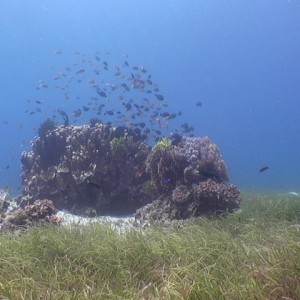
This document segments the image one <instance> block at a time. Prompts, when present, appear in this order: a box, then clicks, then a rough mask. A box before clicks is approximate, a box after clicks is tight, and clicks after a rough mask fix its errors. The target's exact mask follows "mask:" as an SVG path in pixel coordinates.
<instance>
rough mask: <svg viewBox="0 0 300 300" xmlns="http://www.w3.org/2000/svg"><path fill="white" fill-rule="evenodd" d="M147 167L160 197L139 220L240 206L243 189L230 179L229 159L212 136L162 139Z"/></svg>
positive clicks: (172, 216) (149, 157)
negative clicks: (223, 156)
mask: <svg viewBox="0 0 300 300" xmlns="http://www.w3.org/2000/svg"><path fill="white" fill-rule="evenodd" d="M146 166H147V171H148V172H149V174H150V176H151V182H152V184H153V186H154V188H155V189H156V190H157V191H158V192H159V194H160V196H159V197H158V199H156V200H155V201H153V202H152V203H150V204H148V205H146V206H145V207H143V208H141V209H139V210H138V211H137V214H136V218H137V219H139V220H142V221H150V222H151V221H161V220H173V219H186V218H190V217H196V216H200V215H211V214H218V213H224V212H231V211H233V210H234V209H236V208H238V207H239V205H240V202H241V198H240V192H239V190H238V189H237V187H236V186H235V185H233V184H230V183H229V182H228V175H227V167H226V164H225V161H224V160H223V158H222V156H221V154H220V151H219V149H218V147H217V146H216V145H215V144H213V143H212V142H211V141H210V139H209V138H208V137H203V138H200V137H183V138H182V139H181V140H177V141H176V142H175V143H174V142H173V143H170V142H168V141H166V140H165V141H161V142H159V143H158V144H157V145H156V146H155V147H154V148H153V149H152V151H151V153H150V154H149V155H148V158H147V161H146Z"/></svg>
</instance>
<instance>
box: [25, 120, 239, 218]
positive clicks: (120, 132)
mask: <svg viewBox="0 0 300 300" xmlns="http://www.w3.org/2000/svg"><path fill="white" fill-rule="evenodd" d="M43 132H44V133H43V135H40V137H38V138H37V139H36V140H35V141H34V142H33V148H32V151H31V152H26V153H23V155H22V168H23V174H22V178H23V196H22V201H21V203H22V205H23V207H25V206H26V205H30V204H32V203H34V202H35V201H36V200H40V199H48V200H51V201H53V204H54V206H55V207H56V208H57V209H60V210H61V209H66V210H69V211H71V212H72V213H74V214H79V215H88V216H94V215H126V214H133V213H136V220H138V221H141V222H143V221H150V222H152V221H163V220H174V219H186V218H190V217H196V216H200V215H209V214H218V213H223V212H231V211H233V210H234V209H236V208H238V207H239V205H240V201H241V198H240V192H239V190H238V189H237V187H236V186H234V185H233V184H230V183H229V179H228V174H227V167H226V164H225V161H224V159H223V158H222V156H221V154H220V151H219V149H218V147H217V146H216V145H215V144H213V143H212V142H211V141H210V139H209V138H208V137H203V138H200V137H184V136H183V137H182V136H176V138H175V137H174V136H173V137H171V138H164V139H162V140H161V141H159V142H158V143H157V144H156V145H155V146H154V147H153V148H152V149H151V148H150V147H149V146H148V145H147V144H145V143H144V142H143V140H142V139H141V137H140V135H139V134H138V132H136V131H134V130H130V129H128V128H125V127H112V126H111V125H108V124H102V123H97V122H96V123H92V124H90V125H83V126H60V127H55V128H54V129H53V128H51V129H50V130H44V131H43Z"/></svg>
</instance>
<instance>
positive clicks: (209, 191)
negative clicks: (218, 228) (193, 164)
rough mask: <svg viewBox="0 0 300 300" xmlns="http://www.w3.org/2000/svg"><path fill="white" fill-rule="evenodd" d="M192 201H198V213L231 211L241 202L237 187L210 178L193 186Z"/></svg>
mask: <svg viewBox="0 0 300 300" xmlns="http://www.w3.org/2000/svg"><path fill="white" fill-rule="evenodd" d="M193 195H194V196H193V197H194V201H195V202H196V203H198V205H199V206H198V210H199V213H204V214H206V213H215V212H218V211H232V210H234V209H236V208H238V207H239V205H240V203H241V196H240V191H239V190H238V188H237V187H236V186H235V185H233V184H229V183H227V182H222V183H217V182H215V181H213V180H211V179H208V180H206V181H203V182H200V183H199V184H198V185H196V186H194V190H193Z"/></svg>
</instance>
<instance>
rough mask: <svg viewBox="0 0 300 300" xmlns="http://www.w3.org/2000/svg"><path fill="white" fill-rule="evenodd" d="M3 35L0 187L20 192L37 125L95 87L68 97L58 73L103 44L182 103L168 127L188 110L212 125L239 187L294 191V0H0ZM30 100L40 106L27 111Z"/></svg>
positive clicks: (297, 181) (297, 171)
mask: <svg viewBox="0 0 300 300" xmlns="http://www.w3.org/2000/svg"><path fill="white" fill-rule="evenodd" d="M0 41H1V42H0V58H1V59H0V62H1V65H0V66H1V73H0V74H1V75H0V76H1V80H0V101H1V110H0V124H1V125H0V134H1V143H0V147H1V158H0V188H4V187H6V186H8V187H9V188H11V189H12V190H13V191H14V192H15V193H16V194H17V193H20V186H21V164H20V157H21V153H22V151H25V150H29V149H30V143H29V142H30V140H32V139H33V138H34V136H36V129H37V128H38V127H39V124H40V123H41V122H42V121H43V120H45V119H46V118H47V117H51V116H52V114H53V111H55V109H56V108H57V107H64V108H65V109H66V110H71V111H72V110H75V109H77V108H80V107H82V105H84V104H85V103H86V102H87V100H86V98H85V97H89V96H90V92H91V91H90V89H89V87H88V86H87V85H85V86H83V85H82V84H79V83H78V84H76V82H75V83H74V82H73V84H72V85H71V87H69V90H68V91H69V93H70V94H72V97H73V98H72V99H71V100H69V101H65V100H64V99H63V97H62V93H61V91H59V90H58V89H57V88H55V82H54V80H53V76H54V75H55V73H57V72H58V71H60V70H62V69H64V67H66V66H68V65H70V64H72V63H79V64H80V61H81V60H82V57H84V58H85V59H87V60H88V59H94V54H95V53H96V51H99V53H101V57H102V55H103V56H105V55H106V56H107V60H109V62H110V63H111V64H119V63H120V62H122V61H123V60H124V55H126V54H127V55H128V62H129V63H130V64H131V65H135V64H136V65H143V66H145V68H147V70H148V72H149V73H151V75H152V78H153V80H155V82H156V83H158V84H159V86H160V91H161V93H163V95H164V97H165V101H166V102H167V103H168V104H169V107H168V109H169V110H170V111H172V112H173V111H175V112H177V111H178V110H181V111H182V112H183V116H182V117H181V118H177V119H175V120H173V121H172V122H171V123H170V126H171V125H172V126H171V127H172V129H170V130H169V131H170V132H171V131H174V130H176V128H180V126H181V124H182V123H183V122H185V121H188V123H189V124H191V125H192V126H194V128H195V132H194V134H195V135H199V136H204V135H208V136H209V137H210V138H211V139H212V141H213V142H214V143H216V144H217V145H218V146H219V148H220V150H221V153H222V155H223V157H224V159H225V160H226V162H227V165H228V168H229V177H230V180H231V181H232V182H233V183H235V184H237V185H238V186H239V187H240V188H243V189H276V190H277V189H283V190H285V189H286V190H295V191H300V155H299V153H300V125H299V120H300V84H299V81H300V55H299V54H300V2H299V1H297V0H264V1H258V0H257V1H255V0H243V1H240V0H215V1H211V0H188V1H186V0H178V1H175V0H173V1H172V0H163V1H162V0H151V1H150V0H148V1H147V0H145V1H141V0H130V1H124V0H113V1H102V0H85V1H71V0H63V1H54V0H48V1H45V0H41V1H33V0H27V1H22V0H19V1H16V0H2V1H1V3H0ZM57 51H61V52H62V54H55V52H57ZM76 51H78V53H80V54H79V55H78V54H77V55H76V54H75V52H76ZM108 52H109V53H110V54H108ZM89 76H92V75H91V74H85V75H83V79H84V80H85V81H86V80H88V79H92V78H89ZM39 80H43V81H44V82H46V83H47V84H49V86H48V88H44V89H43V88H42V89H41V90H37V89H36V86H37V84H38V82H39ZM77 94H78V95H79V94H80V99H77V98H76V97H75V95H77ZM36 100H41V101H42V104H41V105H40V107H41V109H42V112H40V113H37V112H36V113H34V114H32V115H30V114H29V113H28V112H25V111H26V110H28V111H32V110H35V108H36V107H39V105H36V104H35V102H34V101H36ZM197 101H201V102H202V107H198V106H196V105H195V103H196V102H197ZM84 121H86V120H84V119H83V120H81V121H79V122H84ZM264 165H268V166H270V169H269V170H268V171H266V172H263V173H258V170H259V169H260V168H261V167H262V166H264Z"/></svg>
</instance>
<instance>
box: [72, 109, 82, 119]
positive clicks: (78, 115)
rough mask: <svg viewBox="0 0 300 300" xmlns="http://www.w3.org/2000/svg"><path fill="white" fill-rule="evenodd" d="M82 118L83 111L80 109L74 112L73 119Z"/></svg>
mask: <svg viewBox="0 0 300 300" xmlns="http://www.w3.org/2000/svg"><path fill="white" fill-rule="evenodd" d="M80 116H81V109H80V108H78V109H76V110H74V111H73V117H75V118H79V117H80Z"/></svg>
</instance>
